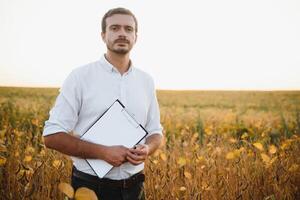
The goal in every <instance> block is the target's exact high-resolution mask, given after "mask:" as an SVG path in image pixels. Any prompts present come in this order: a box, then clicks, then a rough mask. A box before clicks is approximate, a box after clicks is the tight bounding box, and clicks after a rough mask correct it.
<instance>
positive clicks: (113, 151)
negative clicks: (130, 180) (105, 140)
mask: <svg viewBox="0 0 300 200" xmlns="http://www.w3.org/2000/svg"><path fill="white" fill-rule="evenodd" d="M127 152H128V148H126V147H124V146H121V145H119V146H108V147H106V150H105V155H104V160H105V161H106V162H108V163H109V164H111V165H113V166H114V167H118V166H120V165H122V164H123V163H124V162H126V161H127V160H126V156H127Z"/></svg>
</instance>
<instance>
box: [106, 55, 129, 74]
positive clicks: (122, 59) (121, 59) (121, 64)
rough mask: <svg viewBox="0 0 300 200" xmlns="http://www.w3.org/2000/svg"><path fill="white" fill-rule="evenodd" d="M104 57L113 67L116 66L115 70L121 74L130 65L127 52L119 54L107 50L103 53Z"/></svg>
mask: <svg viewBox="0 0 300 200" xmlns="http://www.w3.org/2000/svg"><path fill="white" fill-rule="evenodd" d="M105 58H106V59H107V61H108V62H109V63H110V64H112V65H113V66H114V67H115V68H117V70H118V71H119V72H120V74H121V75H123V74H124V73H125V72H127V70H128V69H129V66H130V59H129V53H128V54H124V55H120V54H116V53H113V52H110V51H108V52H107V53H106V54H105Z"/></svg>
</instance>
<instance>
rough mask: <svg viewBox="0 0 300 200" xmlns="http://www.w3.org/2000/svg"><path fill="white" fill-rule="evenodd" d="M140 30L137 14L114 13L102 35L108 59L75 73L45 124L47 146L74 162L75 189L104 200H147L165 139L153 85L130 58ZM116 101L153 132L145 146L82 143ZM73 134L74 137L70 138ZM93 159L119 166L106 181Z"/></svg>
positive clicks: (110, 13) (104, 20) (119, 10)
mask: <svg viewBox="0 0 300 200" xmlns="http://www.w3.org/2000/svg"><path fill="white" fill-rule="evenodd" d="M137 31H138V24H137V20H136V18H135V16H134V15H133V14H132V12H131V11H129V10H127V9H125V8H115V9H111V10H109V11H108V12H107V13H106V14H105V15H104V16H103V18H102V33H101V36H102V40H103V41H104V43H105V44H106V46H107V52H106V54H104V55H103V56H102V57H101V59H100V60H98V61H96V62H93V63H90V64H87V65H85V66H82V67H78V68H76V69H75V70H73V71H72V73H71V74H70V75H69V76H68V77H67V79H66V80H65V82H64V84H63V86H62V87H61V89H60V94H59V95H58V97H57V99H56V103H55V105H54V107H53V108H52V109H51V111H50V117H49V120H48V121H46V122H45V127H44V132H43V136H44V141H45V145H46V146H47V147H49V148H52V149H55V150H57V151H59V152H62V153H64V154H67V155H70V156H71V157H72V159H73V162H74V167H73V172H72V186H73V187H74V189H77V188H79V187H88V188H90V189H92V190H94V191H95V193H96V194H97V196H98V197H99V199H101V200H105V199H110V200H111V199H113V200H117V199H123V200H125V199H130V200H134V199H144V198H145V197H144V192H143V181H144V174H143V169H144V161H145V159H146V158H147V156H148V155H150V154H152V153H153V152H154V151H155V150H156V149H157V148H158V147H159V145H160V143H161V140H162V127H161V125H160V117H159V107H158V103H157V98H156V94H155V88H154V83H153V80H152V78H151V77H150V76H149V75H147V74H146V73H144V72H142V71H141V70H139V69H137V68H135V67H134V66H133V64H132V62H131V60H130V58H129V53H130V50H131V49H132V47H133V46H134V44H135V42H136V40H137ZM116 99H119V100H120V101H121V102H122V103H123V104H124V105H125V107H126V109H127V110H128V111H129V112H130V113H131V114H132V115H133V116H134V118H135V119H136V120H137V121H138V122H139V123H140V124H141V125H143V126H144V127H145V129H146V130H147V131H148V132H149V135H148V136H147V137H146V139H145V140H144V141H143V142H142V144H139V145H137V146H136V147H135V148H126V147H124V146H122V145H118V146H105V145H101V144H95V143H92V142H87V141H83V140H81V139H79V137H80V136H81V135H82V134H84V132H85V131H86V129H87V128H88V127H89V126H90V124H91V123H92V122H94V121H95V120H96V119H97V117H99V116H100V115H101V114H102V113H103V112H104V111H105V110H106V109H107V108H108V107H109V106H110V105H111V104H112V103H113V102H114V101H115V100H116ZM71 132H72V133H73V134H67V133H71ZM95 134H109V133H95ZM122 134H126V133H122ZM87 158H90V159H101V160H105V161H106V162H108V163H110V164H111V165H113V166H114V167H113V169H112V170H111V171H110V172H109V173H108V174H107V175H105V177H104V178H102V179H100V178H98V177H97V176H96V174H95V173H94V172H93V170H92V169H91V167H90V166H89V164H88V163H87V162H86V160H85V159H87Z"/></svg>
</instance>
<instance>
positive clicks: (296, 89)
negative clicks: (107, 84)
mask: <svg viewBox="0 0 300 200" xmlns="http://www.w3.org/2000/svg"><path fill="white" fill-rule="evenodd" d="M0 88H24V89H25V88H36V89H59V88H60V87H57V86H29V85H27V86H20V85H0ZM156 90H159V91H249V92H250V91H261V92H264V91H265V92H268V91H274V92H276V91H278V92H280V91H295V92H297V91H300V87H299V88H294V89H293V88H158V87H157V88H156Z"/></svg>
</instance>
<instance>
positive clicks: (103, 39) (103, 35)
mask: <svg viewBox="0 0 300 200" xmlns="http://www.w3.org/2000/svg"><path fill="white" fill-rule="evenodd" d="M101 38H102V41H103V42H104V43H105V33H103V32H101Z"/></svg>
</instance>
